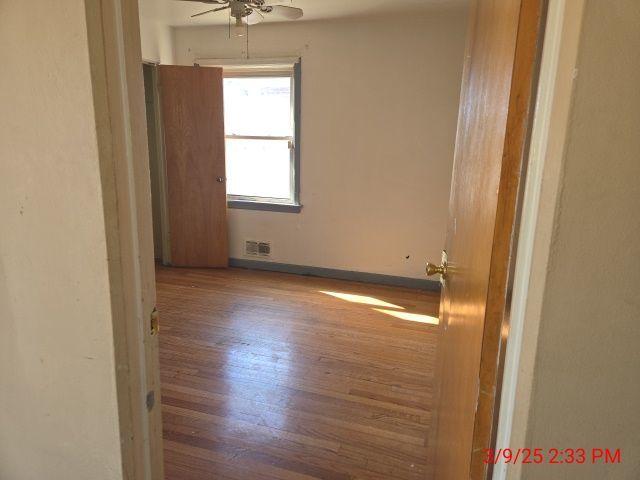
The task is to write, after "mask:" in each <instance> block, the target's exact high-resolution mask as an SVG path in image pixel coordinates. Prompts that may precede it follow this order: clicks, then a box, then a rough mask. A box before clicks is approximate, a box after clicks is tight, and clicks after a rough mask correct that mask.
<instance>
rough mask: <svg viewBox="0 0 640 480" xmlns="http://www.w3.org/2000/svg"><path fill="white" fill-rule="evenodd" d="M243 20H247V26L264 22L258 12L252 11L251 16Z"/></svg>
mask: <svg viewBox="0 0 640 480" xmlns="http://www.w3.org/2000/svg"><path fill="white" fill-rule="evenodd" d="M245 18H246V19H247V25H255V24H257V23H260V22H262V21H263V20H264V17H263V16H262V14H261V13H260V12H259V11H258V10H254V11H252V12H251V14H250V15H249V16H247V17H245Z"/></svg>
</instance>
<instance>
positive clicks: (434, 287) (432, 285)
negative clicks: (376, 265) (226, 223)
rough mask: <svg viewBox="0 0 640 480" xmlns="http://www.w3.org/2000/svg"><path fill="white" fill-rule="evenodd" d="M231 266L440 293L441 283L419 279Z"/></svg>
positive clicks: (254, 263)
mask: <svg viewBox="0 0 640 480" xmlns="http://www.w3.org/2000/svg"><path fill="white" fill-rule="evenodd" d="M229 266H230V267H235V268H246V269H249V270H265V271H268V272H281V273H293V274H296V275H307V276H311V277H322V278H334V279H337V280H349V281H352V282H363V283H373V284H377V285H390V286H393V287H405V288H415V289H418V290H428V291H431V292H440V282H436V281H433V280H427V279H419V278H407V277H396V276H393V275H382V274H379V273H364V272H351V271H349V270H338V269H334V268H322V267H309V266H305V265H289V264H286V263H274V262H262V261H260V260H247V259H242V258H230V259H229Z"/></svg>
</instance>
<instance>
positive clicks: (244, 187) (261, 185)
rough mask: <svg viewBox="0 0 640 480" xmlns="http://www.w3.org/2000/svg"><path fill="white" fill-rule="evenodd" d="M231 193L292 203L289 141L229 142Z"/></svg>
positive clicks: (228, 190)
mask: <svg viewBox="0 0 640 480" xmlns="http://www.w3.org/2000/svg"><path fill="white" fill-rule="evenodd" d="M226 147H227V193H228V194H229V195H242V196H248V197H267V198H279V199H284V200H287V201H292V199H293V196H292V194H291V180H290V179H291V156H290V155H291V153H290V150H289V142H288V141H287V140H239V139H227V144H226Z"/></svg>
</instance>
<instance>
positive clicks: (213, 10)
mask: <svg viewBox="0 0 640 480" xmlns="http://www.w3.org/2000/svg"><path fill="white" fill-rule="evenodd" d="M228 8H231V7H229V6H228V5H227V6H226V7H220V8H214V9H212V10H207V11H206V12H200V13H196V14H195V15H191V18H194V17H199V16H200V15H206V14H207V13H213V12H219V11H220V10H226V9H228Z"/></svg>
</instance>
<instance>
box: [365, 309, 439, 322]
mask: <svg viewBox="0 0 640 480" xmlns="http://www.w3.org/2000/svg"><path fill="white" fill-rule="evenodd" d="M374 310H375V311H376V312H380V313H384V314H385V315H391V316H392V317H396V318H399V319H401V320H408V321H410V322H418V323H427V324H429V325H438V324H439V323H440V320H439V319H438V318H437V317H432V316H431V315H423V314H420V313H409V312H398V311H396V310H385V309H383V308H374Z"/></svg>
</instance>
